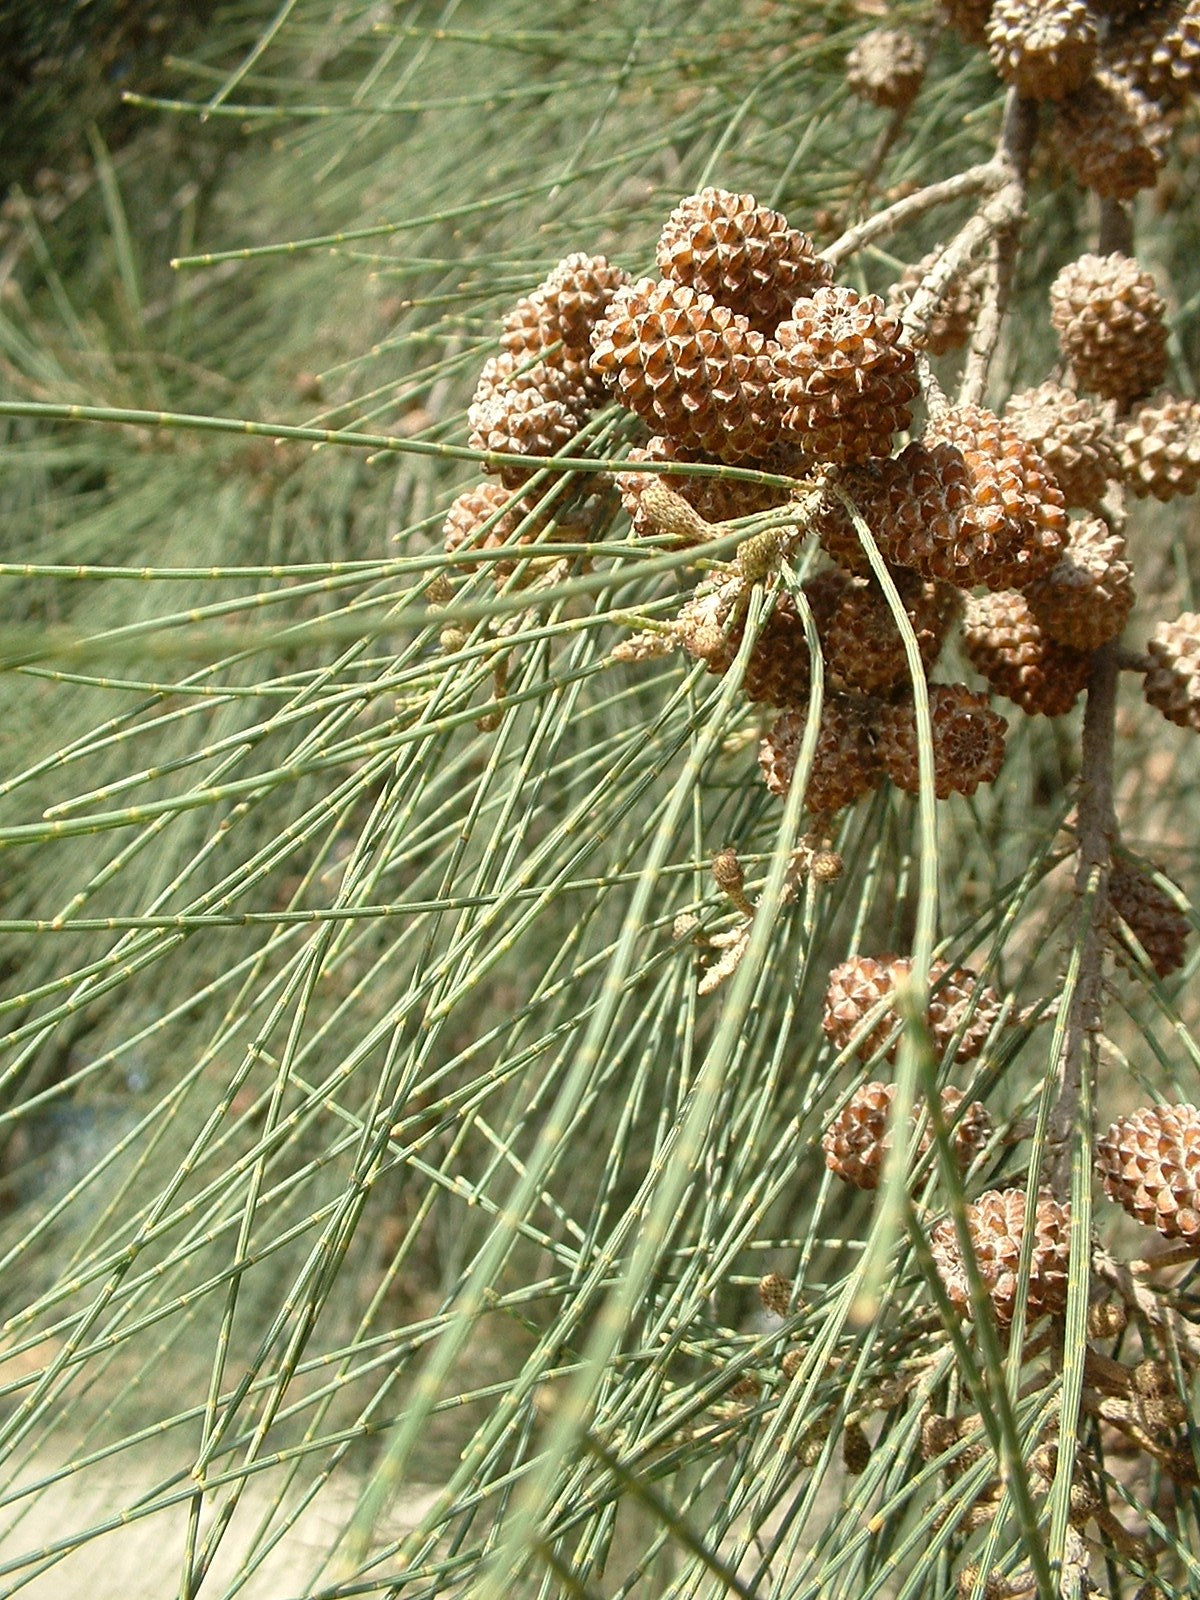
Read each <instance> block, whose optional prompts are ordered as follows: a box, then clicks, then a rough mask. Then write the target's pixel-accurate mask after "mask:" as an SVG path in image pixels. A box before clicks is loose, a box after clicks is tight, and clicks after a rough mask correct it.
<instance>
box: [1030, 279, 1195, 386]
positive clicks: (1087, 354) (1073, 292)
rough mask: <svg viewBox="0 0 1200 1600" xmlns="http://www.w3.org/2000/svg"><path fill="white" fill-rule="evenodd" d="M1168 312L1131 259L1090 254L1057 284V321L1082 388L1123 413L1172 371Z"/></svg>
mask: <svg viewBox="0 0 1200 1600" xmlns="http://www.w3.org/2000/svg"><path fill="white" fill-rule="evenodd" d="M1165 317H1166V305H1165V304H1164V302H1163V299H1162V296H1161V295H1160V294H1159V292H1158V290H1157V289H1156V288H1155V286H1154V279H1153V278H1152V277H1151V275H1150V274H1149V273H1148V272H1143V270H1142V269H1141V268H1140V267H1139V266H1138V264H1137V262H1136V261H1134V260H1133V259H1132V258H1131V257H1129V256H1126V255H1122V254H1121V253H1120V252H1117V251H1114V252H1113V254H1111V255H1107V256H1095V255H1083V256H1080V257H1079V258H1078V260H1076V261H1070V262H1068V263H1067V265H1066V266H1065V267H1063V268H1062V270H1061V271H1060V272H1059V274H1058V276H1057V277H1056V278H1055V280H1054V282H1053V283H1052V284H1051V285H1050V321H1051V323H1052V324H1053V326H1054V331H1055V332H1056V333H1057V335H1058V342H1059V347H1060V349H1061V350H1062V353H1063V356H1064V358H1065V359H1066V361H1067V362H1068V363H1069V364H1070V367H1071V370H1072V372H1073V373H1074V376H1075V379H1076V382H1077V384H1078V385H1079V387H1080V388H1082V389H1086V390H1087V391H1088V392H1089V393H1091V394H1096V395H1100V396H1101V397H1102V398H1104V399H1107V400H1115V401H1116V402H1117V404H1118V405H1119V406H1121V407H1125V406H1128V405H1130V404H1131V403H1132V402H1133V401H1135V400H1138V399H1141V397H1142V396H1143V395H1147V394H1149V393H1150V391H1151V390H1152V389H1155V388H1157V386H1158V385H1159V384H1160V383H1161V382H1162V380H1163V377H1164V375H1165V373H1166V370H1167V326H1166V321H1165Z"/></svg>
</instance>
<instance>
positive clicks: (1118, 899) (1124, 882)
mask: <svg viewBox="0 0 1200 1600" xmlns="http://www.w3.org/2000/svg"><path fill="white" fill-rule="evenodd" d="M1108 909H1109V911H1110V913H1111V914H1113V915H1114V916H1117V917H1119V918H1120V919H1121V921H1122V922H1124V923H1125V925H1126V927H1127V928H1128V929H1129V930H1130V932H1131V933H1132V934H1133V935H1134V936H1135V937H1136V939H1137V942H1138V943H1139V944H1140V945H1141V947H1142V949H1143V950H1144V951H1145V952H1146V955H1147V956H1148V957H1149V960H1150V965H1151V966H1152V967H1153V968H1154V970H1155V972H1156V973H1157V974H1158V976H1159V977H1160V978H1167V977H1169V976H1170V975H1171V973H1172V972H1178V971H1179V969H1180V967H1182V966H1183V964H1184V962H1185V961H1186V960H1187V942H1188V937H1189V935H1190V934H1191V931H1192V925H1191V923H1190V922H1189V921H1188V919H1187V917H1185V916H1184V914H1183V912H1182V911H1180V909H1179V907H1178V906H1177V905H1176V904H1175V902H1174V900H1172V899H1171V897H1170V895H1169V894H1167V892H1166V890H1165V889H1160V888H1159V887H1158V885H1157V884H1156V883H1155V881H1154V879H1153V878H1151V877H1150V875H1149V873H1146V872H1143V871H1142V870H1141V868H1140V867H1136V866H1134V864H1133V863H1132V862H1131V861H1122V860H1117V861H1114V862H1113V867H1112V871H1111V872H1110V873H1109V878H1108Z"/></svg>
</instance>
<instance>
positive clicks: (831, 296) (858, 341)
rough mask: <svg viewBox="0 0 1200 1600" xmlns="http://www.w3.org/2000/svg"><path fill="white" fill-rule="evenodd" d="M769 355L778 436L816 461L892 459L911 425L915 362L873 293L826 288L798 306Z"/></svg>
mask: <svg viewBox="0 0 1200 1600" xmlns="http://www.w3.org/2000/svg"><path fill="white" fill-rule="evenodd" d="M775 337H776V341H777V342H776V343H774V344H772V345H771V347H770V350H769V352H768V357H769V362H770V369H771V373H772V382H771V391H772V395H773V397H774V399H775V403H776V405H777V406H778V407H779V408H780V411H781V413H782V427H783V430H784V434H785V437H787V438H789V439H791V440H793V441H794V442H795V443H796V444H798V445H799V446H800V447H801V448H802V449H803V450H804V451H805V452H806V453H807V454H809V455H810V456H812V457H813V458H814V459H816V460H819V461H835V462H843V461H861V460H862V459H863V458H864V457H866V456H886V455H889V454H890V453H891V448H892V435H893V434H894V433H895V432H896V430H897V429H898V428H906V427H907V426H908V424H909V422H910V421H911V420H912V402H913V400H914V399H915V398H916V396H917V393H918V384H917V377H916V358H915V356H914V354H913V351H912V350H911V349H910V348H909V346H908V345H907V344H905V343H904V341H903V339H902V336H901V329H900V323H899V321H898V320H897V319H896V318H895V317H892V316H889V315H888V314H887V312H886V311H885V310H884V305H883V301H882V300H881V299H880V298H879V296H878V295H859V294H858V293H857V292H856V291H855V290H854V289H849V288H842V287H839V286H833V287H830V288H825V289H817V290H815V291H814V293H813V295H812V297H811V299H808V300H797V301H796V303H795V305H794V306H793V307H792V315H791V317H790V318H789V319H788V320H787V321H786V322H781V323H780V324H779V327H778V329H777V330H776V335H775Z"/></svg>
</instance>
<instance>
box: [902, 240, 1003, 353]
mask: <svg viewBox="0 0 1200 1600" xmlns="http://www.w3.org/2000/svg"><path fill="white" fill-rule="evenodd" d="M940 255H941V251H939V250H933V251H931V252H930V254H929V255H927V256H923V257H922V258H921V260H920V261H916V262H913V263H912V264H911V265H910V266H907V267H905V269H904V271H903V272H902V273H901V274H900V276H899V278H898V279H897V280H896V282H895V283H894V284H893V285H892V287H891V288H890V289H889V290H888V299H887V308H888V311H889V312H890V313H891V315H892V316H894V317H903V314H904V311H905V308H906V307H907V306H908V303H909V301H910V300H911V299H912V297H913V295H914V294H915V293H916V291H917V289H918V288H920V286H921V284H922V282H923V281H924V279H925V278H926V277H927V276H928V274H929V272H930V271H931V269H932V268H933V267H935V266H936V265H937V262H938V259H939V257H940ZM986 276H987V269H986V268H985V267H981V266H974V267H970V266H969V267H967V268H965V269H964V270H963V271H961V272H959V273H957V274H956V275H955V276H954V277H953V278H951V279H950V282H949V283H948V284H947V285H946V287H945V290H944V291H943V293H942V298H941V300H940V301H939V302H938V305H937V308H936V310H935V311H934V312H933V314H932V315H931V316H930V317H929V319H928V320H927V322H926V323H925V326H924V328H923V329H922V330H920V331H919V332H914V331H913V330H912V329H911V328H910V329H908V330H907V337H908V341H909V343H910V344H912V345H914V346H915V347H916V348H917V349H919V350H928V352H929V354H930V355H934V356H942V355H945V354H946V353H947V351H949V350H961V349H962V347H963V345H965V344H966V343H967V341H968V339H970V337H971V331H972V329H973V328H974V326H975V320H976V318H977V317H978V316H979V308H980V306H981V305H982V304H983V285H984V281H985V279H986Z"/></svg>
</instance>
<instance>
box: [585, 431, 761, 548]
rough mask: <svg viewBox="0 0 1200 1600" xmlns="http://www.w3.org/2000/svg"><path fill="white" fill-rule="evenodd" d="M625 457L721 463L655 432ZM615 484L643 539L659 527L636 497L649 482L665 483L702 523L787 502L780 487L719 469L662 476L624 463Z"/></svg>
mask: <svg viewBox="0 0 1200 1600" xmlns="http://www.w3.org/2000/svg"><path fill="white" fill-rule="evenodd" d="M629 461H630V462H638V461H679V462H692V463H698V464H705V465H710V466H712V467H713V468H714V469H719V468H720V467H721V465H722V463H721V462H719V461H717V460H716V458H715V457H712V456H705V455H703V454H702V453H701V452H699V451H695V450H685V449H683V447H682V446H680V445H677V444H676V443H675V442H674V441H673V440H671V439H665V438H663V437H662V436H661V435H656V436H655V437H654V438H653V439H651V440H650V441H649V443H648V444H646V445H645V446H643V447H637V448H635V449H633V450H631V451H630V452H629ZM616 483H617V489H618V491H619V493H620V496H621V504H622V505H623V506H624V508H625V510H626V511H627V512H628V514H629V520H630V522H631V523H632V524H633V531H634V533H636V534H638V535H639V536H640V537H643V538H645V537H648V536H650V535H652V534H655V533H660V532H661V531H662V529H661V527H660V526H659V524H658V523H657V522H656V521H655V519H654V518H653V517H651V516H649V515H648V514H647V512H646V509H645V507H644V506H643V504H642V497H643V496H644V494H645V492H646V490H647V489H648V488H649V486H650V485H651V484H652V483H666V484H668V485H669V487H670V488H672V489H673V490H674V491H675V493H676V494H678V495H681V496H682V497H683V499H684V500H686V501H687V502H688V504H689V505H690V506H691V507H692V508H693V509H694V510H695V512H696V513H697V515H698V516H700V517H701V518H702V520H703V521H705V522H708V523H713V522H732V521H733V520H734V519H735V518H737V517H752V516H756V515H757V514H758V513H759V512H760V511H769V510H772V509H773V508H774V507H776V506H780V505H783V504H785V503H786V501H787V491H786V490H785V489H774V488H771V487H770V486H769V485H767V484H761V483H751V482H748V481H747V480H746V479H743V478H722V477H721V476H720V474H719V470H718V471H716V472H715V473H714V476H712V477H691V476H687V477H684V476H682V475H681V476H679V477H675V476H674V475H671V476H669V477H664V476H662V475H661V474H659V473H650V472H638V471H636V470H634V469H633V468H632V467H630V468H629V469H627V470H626V471H624V472H618V473H617V474H616Z"/></svg>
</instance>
